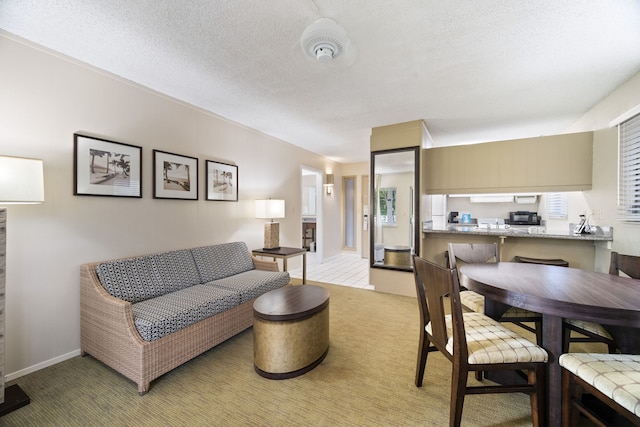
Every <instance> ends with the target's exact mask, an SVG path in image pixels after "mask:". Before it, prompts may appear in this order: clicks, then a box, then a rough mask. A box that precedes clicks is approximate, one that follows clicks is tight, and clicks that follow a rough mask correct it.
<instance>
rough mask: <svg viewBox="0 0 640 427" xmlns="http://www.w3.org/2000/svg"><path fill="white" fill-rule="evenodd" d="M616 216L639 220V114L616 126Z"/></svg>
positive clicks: (631, 220) (633, 220)
mask: <svg viewBox="0 0 640 427" xmlns="http://www.w3.org/2000/svg"><path fill="white" fill-rule="evenodd" d="M618 132H619V137H618V155H619V160H618V162H619V163H618V173H619V176H618V218H619V219H621V220H623V221H628V222H640V114H639V115H636V116H634V117H632V118H630V119H629V120H626V121H624V122H622V123H620V126H619V128H618Z"/></svg>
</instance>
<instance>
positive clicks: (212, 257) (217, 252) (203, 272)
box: [191, 242, 254, 283]
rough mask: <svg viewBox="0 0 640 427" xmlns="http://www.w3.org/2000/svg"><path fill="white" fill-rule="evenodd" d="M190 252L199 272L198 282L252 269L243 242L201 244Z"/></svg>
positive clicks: (247, 250)
mask: <svg viewBox="0 0 640 427" xmlns="http://www.w3.org/2000/svg"><path fill="white" fill-rule="evenodd" d="M191 252H192V253H193V259H194V260H195V263H196V265H197V267H198V272H199V273H200V283H207V282H211V281H212V280H217V279H222V278H224V277H229V276H233V275H234V274H238V273H242V272H245V271H249V270H253V269H254V266H253V261H252V260H251V253H250V252H249V248H247V245H246V243H244V242H232V243H223V244H220V245H211V246H202V247H199V248H193V249H191Z"/></svg>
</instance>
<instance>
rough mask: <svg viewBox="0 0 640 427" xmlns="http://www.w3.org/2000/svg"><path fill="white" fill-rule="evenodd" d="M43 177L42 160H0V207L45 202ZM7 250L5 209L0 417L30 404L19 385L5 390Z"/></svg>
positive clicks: (0, 252)
mask: <svg viewBox="0 0 640 427" xmlns="http://www.w3.org/2000/svg"><path fill="white" fill-rule="evenodd" d="M43 176H44V174H43V166H42V160H38V159H27V158H23V157H9V156H0V205H10V204H31V203H42V202H44V178H43ZM6 247H7V209H6V208H3V207H0V295H1V297H0V309H1V312H0V416H2V415H5V414H7V413H9V412H11V411H14V410H16V409H18V408H21V407H23V406H25V405H28V404H29V402H30V399H29V396H27V394H26V393H25V392H24V391H22V389H21V388H20V386H19V385H17V384H14V385H12V386H10V387H7V388H5V387H4V378H5V372H4V355H5V351H4V336H5V333H4V331H5V326H4V325H5V320H4V313H5V310H4V307H5V295H6V294H5V286H6V258H7V251H6Z"/></svg>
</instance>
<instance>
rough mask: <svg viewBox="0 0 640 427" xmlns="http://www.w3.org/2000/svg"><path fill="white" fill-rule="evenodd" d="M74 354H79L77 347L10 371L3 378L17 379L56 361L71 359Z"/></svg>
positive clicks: (7, 379) (8, 379)
mask: <svg viewBox="0 0 640 427" xmlns="http://www.w3.org/2000/svg"><path fill="white" fill-rule="evenodd" d="M76 356H80V350H79V349H78V350H74V351H72V352H70V353H67V354H63V355H61V356H58V357H54V358H53V359H49V360H45V361H44V362H42V363H38V364H37V365H33V366H29V367H28V368H24V369H21V370H19V371H17V372H12V373H10V374H7V375H6V376H5V377H4V378H5V381H7V382H8V381H13V380H15V379H18V378H20V377H23V376H25V375H28V374H31V373H33V372H36V371H39V370H40V369H44V368H47V367H49V366H53V365H55V364H57V363H60V362H64V361H65V360H69V359H71V358H73V357H76Z"/></svg>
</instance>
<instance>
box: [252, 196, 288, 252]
mask: <svg viewBox="0 0 640 427" xmlns="http://www.w3.org/2000/svg"><path fill="white" fill-rule="evenodd" d="M256 218H260V219H271V222H265V224H264V249H277V248H279V247H280V223H278V222H274V221H273V220H274V219H275V218H284V200H278V199H264V200H256Z"/></svg>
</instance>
